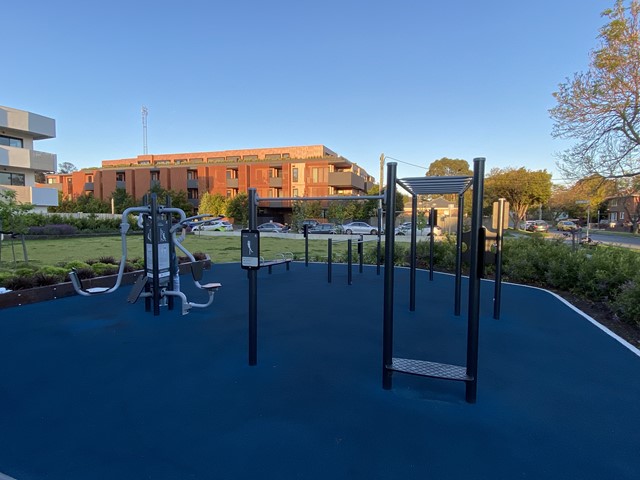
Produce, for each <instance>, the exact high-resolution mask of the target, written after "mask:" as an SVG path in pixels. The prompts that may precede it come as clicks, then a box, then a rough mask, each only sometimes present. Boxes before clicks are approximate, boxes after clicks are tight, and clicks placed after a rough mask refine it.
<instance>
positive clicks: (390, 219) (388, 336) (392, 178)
mask: <svg viewBox="0 0 640 480" xmlns="http://www.w3.org/2000/svg"><path fill="white" fill-rule="evenodd" d="M396 166H397V164H396V163H395V162H389V163H388V164H387V191H386V192H385V197H386V203H387V218H386V222H385V223H386V225H385V232H384V305H383V327H382V388H384V389H385V390H391V383H392V381H391V375H392V370H390V369H389V368H387V367H391V364H392V363H393V280H394V276H393V274H394V266H393V251H394V247H395V245H394V242H395V237H394V223H395V212H396Z"/></svg>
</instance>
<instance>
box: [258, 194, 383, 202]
mask: <svg viewBox="0 0 640 480" xmlns="http://www.w3.org/2000/svg"><path fill="white" fill-rule="evenodd" d="M384 199H385V197H384V195H334V196H332V197H258V195H256V203H257V202H269V201H274V202H275V201H278V202H283V201H295V202H298V201H301V202H305V201H317V200H382V201H384Z"/></svg>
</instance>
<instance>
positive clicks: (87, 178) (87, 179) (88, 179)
mask: <svg viewBox="0 0 640 480" xmlns="http://www.w3.org/2000/svg"><path fill="white" fill-rule="evenodd" d="M84 181H85V182H86V183H93V175H85V176H84Z"/></svg>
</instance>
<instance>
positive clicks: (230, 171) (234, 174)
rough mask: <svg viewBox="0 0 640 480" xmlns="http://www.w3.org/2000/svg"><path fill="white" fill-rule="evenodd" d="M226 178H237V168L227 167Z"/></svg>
mask: <svg viewBox="0 0 640 480" xmlns="http://www.w3.org/2000/svg"><path fill="white" fill-rule="evenodd" d="M227 178H229V179H234V178H238V170H236V169H234V168H228V169H227Z"/></svg>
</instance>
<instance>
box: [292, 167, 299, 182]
mask: <svg viewBox="0 0 640 480" xmlns="http://www.w3.org/2000/svg"><path fill="white" fill-rule="evenodd" d="M291 177H292V180H291V181H293V182H297V181H298V168H297V167H294V168H292V169H291Z"/></svg>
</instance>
